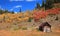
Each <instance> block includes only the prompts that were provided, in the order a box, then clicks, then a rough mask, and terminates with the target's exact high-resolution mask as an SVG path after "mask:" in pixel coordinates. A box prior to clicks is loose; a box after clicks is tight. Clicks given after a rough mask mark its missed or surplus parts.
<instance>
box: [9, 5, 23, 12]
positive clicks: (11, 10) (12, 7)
mask: <svg viewBox="0 0 60 36" xmlns="http://www.w3.org/2000/svg"><path fill="white" fill-rule="evenodd" d="M19 7H22V6H21V5H17V6H14V7H12V9H10V11H12V10H13V9H15V8H19Z"/></svg>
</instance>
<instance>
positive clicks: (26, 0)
mask: <svg viewBox="0 0 60 36" xmlns="http://www.w3.org/2000/svg"><path fill="white" fill-rule="evenodd" d="M26 1H29V2H30V1H37V0H26Z"/></svg>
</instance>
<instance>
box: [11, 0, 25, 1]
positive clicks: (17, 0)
mask: <svg viewBox="0 0 60 36" xmlns="http://www.w3.org/2000/svg"><path fill="white" fill-rule="evenodd" d="M10 1H24V0H10Z"/></svg>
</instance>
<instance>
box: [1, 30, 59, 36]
mask: <svg viewBox="0 0 60 36" xmlns="http://www.w3.org/2000/svg"><path fill="white" fill-rule="evenodd" d="M0 36H60V32H51V33H43V32H39V31H27V30H16V31H6V30H0Z"/></svg>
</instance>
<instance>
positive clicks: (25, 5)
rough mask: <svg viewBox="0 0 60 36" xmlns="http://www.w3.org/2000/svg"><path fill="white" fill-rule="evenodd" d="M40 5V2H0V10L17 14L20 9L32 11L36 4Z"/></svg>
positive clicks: (39, 0)
mask: <svg viewBox="0 0 60 36" xmlns="http://www.w3.org/2000/svg"><path fill="white" fill-rule="evenodd" d="M37 2H39V3H40V5H41V4H42V0H0V9H2V10H5V9H6V10H9V11H14V12H19V10H20V8H21V10H22V11H26V10H33V9H34V8H35V6H36V3H37Z"/></svg>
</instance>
